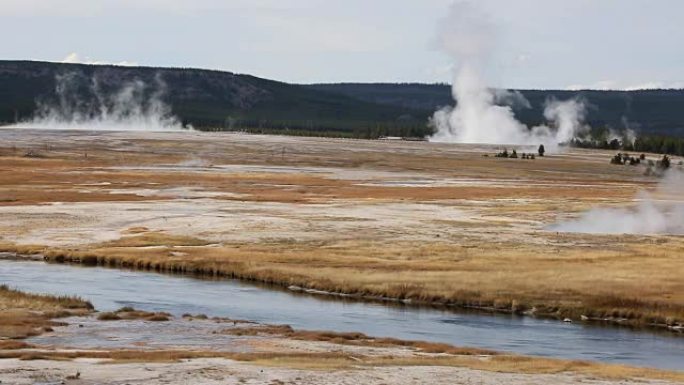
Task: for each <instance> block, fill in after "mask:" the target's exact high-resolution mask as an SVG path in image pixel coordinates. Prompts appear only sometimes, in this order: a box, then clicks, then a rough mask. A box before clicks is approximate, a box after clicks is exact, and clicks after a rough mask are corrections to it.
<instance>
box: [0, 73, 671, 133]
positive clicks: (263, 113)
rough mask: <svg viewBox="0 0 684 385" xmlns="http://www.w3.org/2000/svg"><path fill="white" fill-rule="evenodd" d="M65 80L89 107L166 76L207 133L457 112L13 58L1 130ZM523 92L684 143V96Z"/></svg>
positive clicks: (369, 126) (377, 90)
mask: <svg viewBox="0 0 684 385" xmlns="http://www.w3.org/2000/svg"><path fill="white" fill-rule="evenodd" d="M64 74H77V75H78V76H76V77H75V78H76V80H75V81H76V82H78V84H76V86H75V87H73V88H75V89H77V90H80V91H77V92H78V93H80V97H82V98H84V99H87V98H88V97H89V96H88V89H89V87H91V86H92V84H90V83H91V80H92V79H93V78H97V82H98V86H99V87H100V88H101V90H102V92H104V93H107V92H113V90H115V89H117V87H121V86H122V85H123V84H125V83H126V82H132V81H142V82H144V83H145V84H150V85H153V84H155V82H156V81H157V80H156V79H157V78H159V79H161V80H162V81H163V84H164V93H163V95H162V98H163V100H164V102H166V103H167V104H168V105H169V106H170V107H171V109H172V111H173V113H174V114H175V115H176V116H178V118H179V119H180V120H181V121H182V122H183V123H185V124H192V125H193V126H195V127H197V128H200V129H219V130H249V131H257V132H262V131H263V132H269V131H272V132H283V131H284V130H287V132H286V133H291V134H302V135H308V134H314V135H316V134H321V135H323V134H325V135H329V134H333V135H341V136H355V137H378V136H382V135H391V136H423V135H426V134H428V133H429V129H428V128H427V120H428V118H429V117H430V116H431V115H432V113H433V112H434V110H435V109H436V108H438V107H440V106H445V105H452V104H453V100H452V98H451V91H450V88H449V86H448V85H446V84H420V83H397V84H392V83H339V84H311V85H297V84H288V83H284V82H279V81H274V80H268V79H263V78H258V77H255V76H251V75H243V74H235V73H232V72H227V71H217V70H204V69H193V68H157V67H129V66H116V65H88V64H66V63H51V62H38V61H18V60H5V61H0V122H4V123H13V122H15V121H17V120H24V119H27V118H29V117H30V116H31V115H32V114H33V113H34V111H35V109H36V105H37V103H38V102H41V103H47V104H49V103H56V102H57V100H58V96H57V94H56V92H55V86H56V78H57V76H60V75H64ZM152 91H153V89H152V88H149V90H148V92H152ZM521 93H522V94H523V95H524V96H525V97H526V98H527V99H528V100H529V101H530V105H531V108H529V109H527V108H517V109H516V110H515V112H516V116H517V117H518V118H519V119H520V120H521V121H523V122H524V123H526V124H528V125H536V124H539V123H541V121H542V119H543V113H542V111H543V106H544V102H545V101H546V100H547V99H549V98H556V99H568V98H572V97H581V98H584V99H585V100H586V101H587V102H588V104H589V106H590V108H589V111H588V117H587V118H588V122H589V123H590V124H591V125H592V126H598V127H605V126H609V127H612V128H616V129H620V128H623V127H625V126H629V127H630V128H632V129H636V130H637V131H639V132H641V133H642V134H647V135H650V134H657V135H670V136H680V137H684V90H639V91H596V90H581V91H565V90H521ZM72 96H73V95H72ZM75 96H77V97H78V96H79V95H75Z"/></svg>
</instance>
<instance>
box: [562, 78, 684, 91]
mask: <svg viewBox="0 0 684 385" xmlns="http://www.w3.org/2000/svg"><path fill="white" fill-rule="evenodd" d="M671 88H676V89H680V88H684V81H671V82H666V81H647V82H643V83H627V82H619V81H615V80H599V81H597V82H595V83H588V84H572V85H569V86H567V87H565V89H566V90H569V91H579V90H598V91H611V90H613V91H635V90H653V89H671Z"/></svg>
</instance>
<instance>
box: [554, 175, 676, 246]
mask: <svg viewBox="0 0 684 385" xmlns="http://www.w3.org/2000/svg"><path fill="white" fill-rule="evenodd" d="M682 189H684V174H683V173H682V172H680V171H674V170H673V171H669V172H668V173H666V174H665V176H664V178H663V179H662V181H661V182H660V183H659V184H658V188H657V189H656V191H654V192H653V193H646V192H641V193H639V194H638V196H637V204H636V205H635V207H632V208H595V209H592V210H589V211H587V212H586V213H584V214H582V215H580V217H579V218H576V219H571V220H567V221H562V222H559V223H556V224H553V225H551V226H549V227H548V228H547V230H551V231H559V232H570V233H590V234H684V201H682V200H681V191H682Z"/></svg>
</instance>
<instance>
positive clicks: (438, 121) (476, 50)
mask: <svg viewBox="0 0 684 385" xmlns="http://www.w3.org/2000/svg"><path fill="white" fill-rule="evenodd" d="M495 43H496V28H495V26H494V24H493V23H492V22H491V21H490V19H489V17H488V15H486V14H484V13H483V12H482V11H481V10H480V9H478V8H476V7H475V6H474V5H473V4H471V3H469V2H456V3H454V4H452V6H451V9H450V11H449V15H448V16H447V17H446V18H445V19H444V20H443V21H442V24H441V27H440V30H439V45H440V48H441V49H442V50H444V51H445V52H446V53H448V54H449V55H450V56H451V57H452V58H453V59H454V60H455V61H456V62H457V63H458V65H457V66H455V72H454V80H453V84H452V94H453V97H454V100H455V101H456V106H455V107H445V108H442V109H440V110H438V111H437V112H435V114H434V115H433V117H432V118H431V119H430V124H431V125H432V126H433V127H434V129H435V134H434V135H433V136H432V137H431V138H430V140H431V141H435V142H455V143H492V144H517V145H524V144H539V143H544V144H545V145H547V146H549V147H551V148H553V147H555V146H556V145H557V144H559V143H563V142H567V141H569V140H570V139H572V138H574V137H575V136H576V135H577V134H579V133H581V132H583V131H585V130H586V126H585V125H584V124H583V119H584V115H585V104H584V103H583V102H582V101H580V100H574V99H571V100H566V101H556V100H550V101H547V103H546V106H545V111H544V117H545V118H546V119H547V121H548V122H549V124H548V125H542V126H537V127H527V126H526V125H525V124H523V123H521V122H520V121H518V120H517V119H516V118H515V114H514V112H513V108H512V106H513V105H515V104H518V105H522V106H523V107H527V108H529V107H530V104H529V102H528V101H527V100H526V99H525V98H524V96H523V95H522V94H521V93H519V92H511V91H506V90H493V89H491V88H489V87H488V86H487V82H486V79H485V77H484V75H483V73H484V72H483V71H482V70H481V69H482V68H483V67H485V64H486V63H487V61H488V59H489V56H490V54H491V52H492V50H493V47H494V46H495Z"/></svg>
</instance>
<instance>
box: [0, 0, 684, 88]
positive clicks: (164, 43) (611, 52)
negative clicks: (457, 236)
mask: <svg viewBox="0 0 684 385" xmlns="http://www.w3.org/2000/svg"><path fill="white" fill-rule="evenodd" d="M451 3H452V0H223V1H221V0H191V1H187V0H0V35H1V36H3V39H2V40H3V42H2V44H1V45H0V59H30V60H46V61H56V62H59V61H66V62H88V63H116V64H122V65H148V66H161V67H167V66H170V67H194V68H208V69H218V70H226V71H232V72H236V73H248V74H253V75H256V76H260V77H265V78H271V79H276V80H282V81H287V82H293V83H317V82H350V81H354V82H428V83H434V82H450V81H451V78H452V73H453V70H452V69H453V68H454V65H457V64H458V58H453V57H451V56H449V55H447V54H445V53H443V52H441V51H440V49H439V44H438V43H437V42H438V37H437V33H438V32H437V31H438V30H439V25H440V23H444V22H447V23H448V22H449V21H448V20H444V19H445V17H446V15H447V13H448V10H449V6H450V4H451ZM472 3H473V5H474V6H476V7H479V8H481V11H482V14H483V15H486V17H488V18H489V19H490V24H492V25H494V26H495V31H493V34H494V35H495V36H496V39H495V44H494V45H493V48H492V50H491V53H490V54H489V57H488V61H487V62H486V63H483V64H482V65H483V66H484V67H486V72H487V73H488V74H489V76H488V79H490V82H491V83H492V84H491V86H493V87H502V88H542V89H551V88H554V89H577V88H596V89H635V88H654V87H665V88H670V87H672V88H683V87H684V49H682V48H681V47H682V42H683V41H684V23H682V18H683V16H682V15H684V1H680V0H515V1H510V0H478V1H472Z"/></svg>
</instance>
